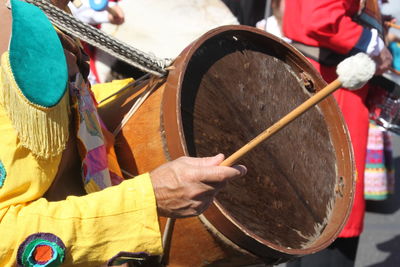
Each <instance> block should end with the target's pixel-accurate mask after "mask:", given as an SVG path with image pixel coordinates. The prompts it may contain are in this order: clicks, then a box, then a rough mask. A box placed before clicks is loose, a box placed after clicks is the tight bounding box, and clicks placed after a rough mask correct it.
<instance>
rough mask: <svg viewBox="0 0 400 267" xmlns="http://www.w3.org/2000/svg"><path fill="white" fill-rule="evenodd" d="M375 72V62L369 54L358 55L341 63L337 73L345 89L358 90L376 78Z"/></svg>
mask: <svg viewBox="0 0 400 267" xmlns="http://www.w3.org/2000/svg"><path fill="white" fill-rule="evenodd" d="M375 70H376V64H375V62H374V61H373V60H372V59H371V58H370V57H369V56H368V55H367V54H365V53H358V54H356V55H354V56H351V57H348V58H346V59H345V60H343V61H342V62H340V63H339V65H338V66H337V68H336V73H337V75H338V80H339V81H340V82H341V83H342V86H343V87H344V88H347V89H349V90H356V89H360V88H361V87H363V86H364V84H366V83H367V82H368V81H369V80H370V79H371V78H372V77H373V76H374V74H375Z"/></svg>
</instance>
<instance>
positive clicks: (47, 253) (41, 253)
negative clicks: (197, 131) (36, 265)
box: [33, 245, 53, 262]
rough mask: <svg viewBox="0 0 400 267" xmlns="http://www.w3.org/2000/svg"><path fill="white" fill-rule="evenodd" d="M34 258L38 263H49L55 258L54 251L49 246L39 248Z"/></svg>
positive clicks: (36, 249)
mask: <svg viewBox="0 0 400 267" xmlns="http://www.w3.org/2000/svg"><path fill="white" fill-rule="evenodd" d="M33 257H34V259H35V261H36V262H48V261H49V260H51V258H52V257H53V249H52V248H51V247H50V246H47V245H41V246H37V247H36V248H35V251H34V252H33Z"/></svg>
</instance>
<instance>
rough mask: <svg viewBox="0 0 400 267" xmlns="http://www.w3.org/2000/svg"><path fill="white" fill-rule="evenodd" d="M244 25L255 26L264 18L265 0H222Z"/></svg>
mask: <svg viewBox="0 0 400 267" xmlns="http://www.w3.org/2000/svg"><path fill="white" fill-rule="evenodd" d="M222 1H223V2H224V3H225V5H226V6H227V7H228V8H229V9H230V10H231V12H232V13H233V15H235V16H236V18H237V19H238V20H239V23H240V24H242V25H248V26H255V25H256V23H257V22H258V21H260V20H262V19H263V18H264V13H265V3H266V1H265V0H222Z"/></svg>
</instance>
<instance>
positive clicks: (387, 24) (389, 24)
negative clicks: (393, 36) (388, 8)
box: [385, 21, 400, 30]
mask: <svg viewBox="0 0 400 267" xmlns="http://www.w3.org/2000/svg"><path fill="white" fill-rule="evenodd" d="M385 25H386V26H389V27H392V28H395V29H398V30H400V25H397V24H394V23H391V22H389V21H386V22H385Z"/></svg>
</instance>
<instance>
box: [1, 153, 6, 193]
mask: <svg viewBox="0 0 400 267" xmlns="http://www.w3.org/2000/svg"><path fill="white" fill-rule="evenodd" d="M6 176H7V172H6V169H5V168H4V165H3V163H2V162H1V160H0V188H2V187H3V185H4V181H5V180H6Z"/></svg>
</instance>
